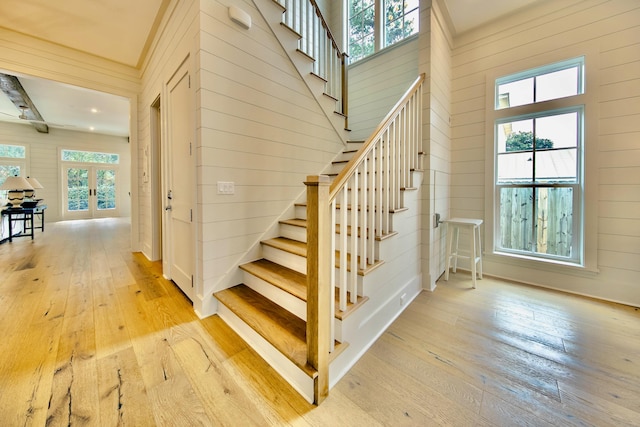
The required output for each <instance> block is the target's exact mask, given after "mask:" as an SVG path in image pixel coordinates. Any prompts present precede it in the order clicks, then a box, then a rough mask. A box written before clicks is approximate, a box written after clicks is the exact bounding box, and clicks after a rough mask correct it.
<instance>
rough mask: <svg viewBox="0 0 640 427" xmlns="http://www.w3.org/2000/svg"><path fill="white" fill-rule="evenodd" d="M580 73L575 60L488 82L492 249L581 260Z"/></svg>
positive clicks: (581, 65) (581, 64)
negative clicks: (492, 143) (491, 101)
mask: <svg viewBox="0 0 640 427" xmlns="http://www.w3.org/2000/svg"><path fill="white" fill-rule="evenodd" d="M583 70H584V59H583V58H577V59H573V60H569V61H563V62H560V63H556V64H552V65H548V66H544V67H540V68H536V69H533V70H528V71H526V72H523V73H518V74H513V75H510V76H506V77H502V78H499V79H497V80H496V82H495V89H496V92H495V95H496V96H495V110H496V115H495V117H497V118H496V120H495V123H494V140H495V150H494V154H495V159H494V165H495V202H496V203H495V206H494V217H495V224H496V226H497V227H496V230H495V238H494V242H495V247H496V250H497V251H500V252H506V253H512V254H520V255H526V256H534V257H538V258H545V259H554V260H560V261H567V262H573V263H581V262H582V259H583V249H582V245H583V244H582V241H583V239H582V230H583V227H582V212H583V178H582V177H583V157H584V156H583V135H584V131H583V129H584V106H583V105H581V104H580V103H579V100H578V95H581V94H582V93H583V92H584V85H583V81H584V71H583ZM561 99H562V102H560V103H558V102H556V101H557V100H561Z"/></svg>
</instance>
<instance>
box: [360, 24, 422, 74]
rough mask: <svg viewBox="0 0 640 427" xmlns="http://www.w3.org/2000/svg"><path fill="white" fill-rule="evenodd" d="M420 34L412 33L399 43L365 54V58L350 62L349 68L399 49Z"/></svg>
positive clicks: (415, 39)
mask: <svg viewBox="0 0 640 427" xmlns="http://www.w3.org/2000/svg"><path fill="white" fill-rule="evenodd" d="M419 36H420V33H416V34H413V35H411V36H409V37H407V38H405V39H402V40H401V41H399V42H397V43H394V44H392V45H390V46H387V47H384V48H382V49H380V50H379V51H377V52H374V53H372V54H371V55H368V56H365V57H364V58H361V59H358V60H357V61H355V62H353V63H351V64H349V66H348V68H349V69H351V68H353V67H357V66H358V65H361V64H365V63H367V62H369V61H370V60H372V59H375V58H377V57H379V56H381V55H384V54H385V53H389V52H391V51H392V50H394V49H397V48H399V47H401V46H404V45H405V44H407V43H411V42H413V41H417V40H418V37H419Z"/></svg>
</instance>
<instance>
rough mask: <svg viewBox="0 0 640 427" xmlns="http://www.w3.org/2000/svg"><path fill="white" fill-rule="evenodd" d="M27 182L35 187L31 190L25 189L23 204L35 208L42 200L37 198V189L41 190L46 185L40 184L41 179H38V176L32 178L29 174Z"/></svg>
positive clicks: (24, 206)
mask: <svg viewBox="0 0 640 427" xmlns="http://www.w3.org/2000/svg"><path fill="white" fill-rule="evenodd" d="M27 182H28V183H29V184H31V187H33V188H32V189H31V190H25V191H24V200H23V202H22V205H21V206H22V207H23V208H35V207H36V206H37V205H38V203H40V200H42V199H36V190H39V189H41V188H44V187H43V186H42V184H40V181H38V180H37V179H36V178H31V177H29V176H28V177H27Z"/></svg>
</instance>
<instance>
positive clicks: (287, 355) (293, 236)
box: [214, 141, 382, 402]
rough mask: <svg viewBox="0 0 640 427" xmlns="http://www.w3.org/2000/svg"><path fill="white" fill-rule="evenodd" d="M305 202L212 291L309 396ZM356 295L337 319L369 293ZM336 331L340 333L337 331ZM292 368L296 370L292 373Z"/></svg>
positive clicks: (228, 315)
mask: <svg viewBox="0 0 640 427" xmlns="http://www.w3.org/2000/svg"><path fill="white" fill-rule="evenodd" d="M357 145H362V141H360V142H356V143H349V144H348V145H347V148H346V149H345V150H344V152H343V153H342V155H341V156H339V159H338V160H336V161H334V162H333V163H332V167H331V170H330V171H329V174H330V175H333V176H337V172H336V169H339V168H341V167H343V166H344V165H345V164H346V162H344V159H345V157H346V158H349V157H350V156H353V155H354V154H355V153H356V152H357V150H356V149H355V148H354V146H357ZM306 207H307V206H306V204H305V203H297V204H296V206H295V218H290V219H285V220H282V221H280V224H279V226H280V236H279V237H276V238H271V239H266V240H264V241H262V242H261V249H262V255H263V258H261V259H258V260H256V261H253V262H249V263H246V264H243V265H240V267H239V268H240V269H241V270H242V271H243V276H244V279H243V283H241V284H238V285H236V286H233V287H231V288H228V289H224V290H222V291H219V292H216V293H214V296H215V297H216V298H217V300H218V301H219V302H220V307H219V310H218V314H219V315H220V317H222V318H223V319H224V320H225V321H226V322H227V323H229V324H230V325H231V326H232V327H234V328H235V329H236V330H238V331H239V332H238V333H239V334H240V336H242V337H243V338H244V339H245V340H246V341H247V342H248V343H249V344H251V345H252V347H254V349H256V350H257V351H258V353H260V354H261V355H262V356H263V357H264V358H265V359H266V360H267V361H268V362H270V363H271V364H272V366H274V367H275V368H276V370H278V371H279V372H280V373H281V374H282V375H283V376H284V377H285V378H286V379H287V380H289V382H290V383H292V385H293V386H294V388H296V389H297V390H298V391H299V392H300V393H301V394H302V395H303V396H305V397H306V398H307V399H308V400H309V401H310V402H313V401H314V400H315V398H314V396H313V390H314V388H315V386H314V382H315V380H316V377H317V375H318V372H317V370H316V369H314V368H313V367H312V366H310V365H309V363H308V362H307V360H308V354H307V340H306V323H305V322H306V313H307V276H306V268H307V265H306V264H307V260H306V257H307V243H306V241H307V220H306ZM350 232H351V231H350V230H349V233H350ZM339 256H340V252H339V251H336V257H337V258H339ZM380 265H382V262H376V263H375V264H374V265H372V266H371V267H370V268H368V269H366V270H359V271H358V275H361V276H364V275H366V274H368V273H369V272H371V271H373V270H374V269H375V268H377V267H378V266H380ZM337 297H338V296H337V295H336V299H337ZM355 300H356V302H355V303H349V304H348V305H347V309H346V310H344V311H336V313H335V322H336V323H337V324H338V325H340V324H341V322H343V321H345V319H347V317H349V315H351V314H352V313H353V312H355V311H356V310H357V309H358V308H359V307H361V306H362V305H363V304H365V303H366V302H367V300H368V298H367V297H366V296H363V295H357V296H356V298H355ZM337 336H338V338H340V334H338V335H337ZM347 345H348V343H345V342H340V340H339V339H338V340H336V341H335V343H334V349H333V351H332V352H331V357H330V361H331V360H333V359H335V358H336V357H337V356H338V355H340V354H341V352H342V351H343V350H344V349H345V348H346V346H347ZM278 354H279V355H281V356H284V359H286V360H283V357H281V356H279V355H278ZM292 371H293V372H295V375H291V374H290V372H292ZM283 372H284V373H283ZM287 377H289V378H287ZM293 381H295V383H294V382H293Z"/></svg>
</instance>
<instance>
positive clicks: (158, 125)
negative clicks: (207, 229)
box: [143, 96, 164, 261]
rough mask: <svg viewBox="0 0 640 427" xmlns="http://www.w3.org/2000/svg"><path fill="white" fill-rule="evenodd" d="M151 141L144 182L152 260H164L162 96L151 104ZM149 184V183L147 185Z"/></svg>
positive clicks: (146, 155)
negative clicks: (147, 193) (147, 191)
mask: <svg viewBox="0 0 640 427" xmlns="http://www.w3.org/2000/svg"><path fill="white" fill-rule="evenodd" d="M150 127H151V139H150V142H149V145H148V146H147V147H146V148H145V158H144V171H143V180H145V181H148V185H149V186H150V191H151V206H152V209H151V254H150V256H151V260H152V261H159V260H161V259H162V215H163V210H164V206H163V203H164V198H163V197H162V174H161V170H162V167H161V159H162V116H161V111H160V96H158V97H157V98H156V99H155V100H154V101H153V103H152V104H151V110H150ZM145 184H147V183H145Z"/></svg>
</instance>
